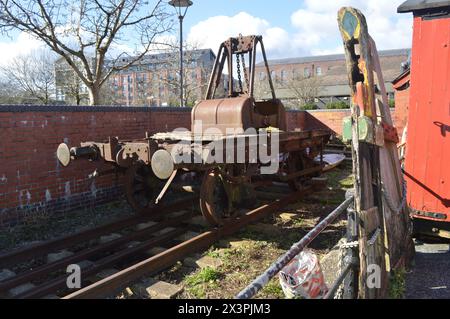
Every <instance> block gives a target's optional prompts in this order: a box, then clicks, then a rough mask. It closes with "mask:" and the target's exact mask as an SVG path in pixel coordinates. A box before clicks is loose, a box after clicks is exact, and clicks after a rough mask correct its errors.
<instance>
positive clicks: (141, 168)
mask: <svg viewBox="0 0 450 319" xmlns="http://www.w3.org/2000/svg"><path fill="white" fill-rule="evenodd" d="M161 188H162V182H161V181H160V180H159V179H158V178H157V177H156V176H155V175H154V174H153V172H152V170H151V168H150V167H149V166H147V165H144V164H142V163H139V164H134V165H132V166H131V167H129V168H128V169H127V171H126V173H125V194H126V197H127V200H128V203H129V204H130V205H131V207H133V209H134V210H135V211H137V212H138V213H139V214H145V213H149V212H150V211H151V209H152V208H153V207H154V206H155V199H156V196H158V192H159V191H160V190H161Z"/></svg>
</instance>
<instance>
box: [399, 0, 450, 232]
mask: <svg viewBox="0 0 450 319" xmlns="http://www.w3.org/2000/svg"><path fill="white" fill-rule="evenodd" d="M398 12H399V13H403V12H412V13H413V14H414V28H413V29H414V31H413V45H412V57H411V89H410V100H409V112H408V137H407V144H406V145H407V146H406V158H405V176H406V180H407V189H408V197H407V198H408V204H409V207H410V209H411V210H412V212H413V214H414V217H415V225H416V230H417V231H418V232H419V233H431V234H434V235H438V236H441V237H446V238H450V1H442V0H425V1H424V0H410V1H406V2H405V3H403V4H402V5H401V6H400V7H399V8H398Z"/></svg>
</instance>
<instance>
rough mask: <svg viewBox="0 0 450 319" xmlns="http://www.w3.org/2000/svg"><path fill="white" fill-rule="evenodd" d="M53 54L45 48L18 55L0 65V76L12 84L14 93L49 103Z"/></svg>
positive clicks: (51, 90)
mask: <svg viewBox="0 0 450 319" xmlns="http://www.w3.org/2000/svg"><path fill="white" fill-rule="evenodd" d="M53 60H55V56H54V54H52V53H51V52H50V51H47V50H40V51H32V52H31V53H29V54H26V55H18V56H16V57H15V58H13V59H12V60H11V62H9V63H8V65H5V66H1V67H0V73H1V74H2V77H3V78H5V79H8V81H9V83H10V84H12V85H13V87H14V88H15V90H16V94H18V95H21V96H22V97H27V98H30V99H35V100H37V101H39V102H40V103H42V104H49V103H50V102H51V100H52V99H51V97H52V96H53V95H54V92H55V85H54V84H55V82H54V79H55V76H54V73H53Z"/></svg>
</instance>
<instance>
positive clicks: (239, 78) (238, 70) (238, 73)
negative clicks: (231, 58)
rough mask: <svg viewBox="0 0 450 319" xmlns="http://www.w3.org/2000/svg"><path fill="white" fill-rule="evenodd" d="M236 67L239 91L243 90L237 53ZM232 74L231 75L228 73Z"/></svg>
mask: <svg viewBox="0 0 450 319" xmlns="http://www.w3.org/2000/svg"><path fill="white" fill-rule="evenodd" d="M236 68H237V76H238V81H239V88H240V90H241V92H244V89H243V88H242V77H241V61H240V59H239V55H238V56H237V57H236ZM230 76H232V75H230Z"/></svg>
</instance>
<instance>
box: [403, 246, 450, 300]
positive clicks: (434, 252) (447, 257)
mask: <svg viewBox="0 0 450 319" xmlns="http://www.w3.org/2000/svg"><path fill="white" fill-rule="evenodd" d="M405 297H406V298H407V299H450V244H449V243H448V242H441V243H436V242H421V241H418V240H416V258H415V266H414V267H413V269H412V272H411V273H409V274H407V277H406V293H405Z"/></svg>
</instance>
